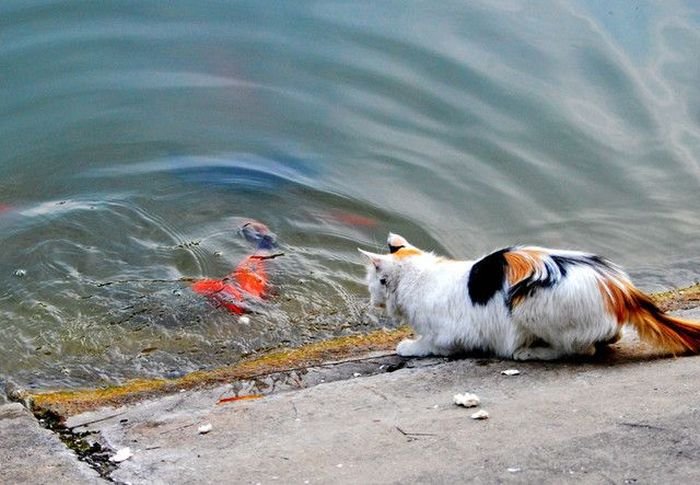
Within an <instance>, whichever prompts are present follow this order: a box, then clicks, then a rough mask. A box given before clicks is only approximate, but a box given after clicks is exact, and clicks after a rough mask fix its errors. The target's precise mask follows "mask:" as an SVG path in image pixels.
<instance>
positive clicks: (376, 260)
mask: <svg viewBox="0 0 700 485" xmlns="http://www.w3.org/2000/svg"><path fill="white" fill-rule="evenodd" d="M357 250H358V251H359V252H360V253H361V254H362V255H363V256H365V257H366V258H367V259H368V260H369V261H370V262H371V263H372V264H373V265H374V267H375V268H377V269H379V267H380V266H382V264H384V263H386V262H388V261H389V256H388V255H384V254H376V253H370V252H369V251H365V250H363V249H360V248H357Z"/></svg>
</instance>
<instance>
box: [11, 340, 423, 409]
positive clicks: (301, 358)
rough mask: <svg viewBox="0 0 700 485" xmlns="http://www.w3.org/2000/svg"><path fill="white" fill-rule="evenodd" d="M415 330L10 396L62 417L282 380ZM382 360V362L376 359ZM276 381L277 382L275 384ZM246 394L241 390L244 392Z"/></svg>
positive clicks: (386, 346)
mask: <svg viewBox="0 0 700 485" xmlns="http://www.w3.org/2000/svg"><path fill="white" fill-rule="evenodd" d="M409 335H411V331H410V329H409V328H408V327H400V328H397V329H391V330H376V331H373V332H370V333H367V334H361V335H349V336H343V337H336V338H332V339H329V340H323V341H320V342H315V343H311V344H308V345H305V346H302V347H298V348H281V349H275V350H272V351H269V352H266V353H263V354H261V355H258V356H254V357H249V358H246V359H244V360H242V361H240V362H238V363H236V364H234V365H231V366H225V367H220V368H216V369H211V370H204V371H195V372H191V373H189V374H187V375H184V376H182V377H179V378H175V379H133V380H130V381H127V382H125V383H124V384H119V385H114V386H107V387H101V388H95V389H77V390H54V391H40V392H30V391H27V390H24V389H21V388H15V387H12V386H7V394H8V397H9V398H10V399H11V400H13V401H18V402H21V403H23V404H24V405H25V406H26V407H28V408H29V409H31V410H32V411H33V412H34V414H36V415H38V416H39V415H43V414H45V413H51V414H52V415H59V416H61V417H63V418H66V417H69V416H73V415H75V414H78V413H82V412H85V411H90V410H94V409H97V408H101V407H118V406H123V405H125V404H129V403H132V402H136V401H141V400H144V399H148V398H152V397H157V396H160V395H164V394H170V393H175V392H180V391H184V390H191V389H200V388H207V387H214V386H217V385H222V384H231V383H234V382H239V381H241V382H242V381H259V382H262V381H268V382H269V381H275V380H284V378H285V377H286V374H289V373H291V372H294V371H304V370H306V369H310V368H313V367H320V366H324V365H341V364H343V363H352V362H357V361H361V360H365V359H371V358H373V357H374V359H376V358H378V357H382V355H377V354H378V353H380V352H384V355H386V354H387V352H388V351H393V349H394V347H395V346H396V344H397V343H398V342H399V341H400V340H401V339H403V338H405V337H407V336H409ZM377 365H378V366H379V365H381V364H377ZM271 387H274V386H271ZM240 397H243V396H240Z"/></svg>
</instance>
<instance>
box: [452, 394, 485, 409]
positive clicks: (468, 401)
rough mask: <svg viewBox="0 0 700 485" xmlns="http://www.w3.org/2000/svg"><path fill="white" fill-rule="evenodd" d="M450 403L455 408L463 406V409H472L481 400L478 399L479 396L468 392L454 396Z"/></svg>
mask: <svg viewBox="0 0 700 485" xmlns="http://www.w3.org/2000/svg"><path fill="white" fill-rule="evenodd" d="M452 401H453V402H454V403H455V404H456V405H457V406H464V407H465V408H473V407H476V406H478V405H479V404H481V399H479V396H477V395H476V394H470V393H468V392H465V393H464V394H455V395H454V396H453V397H452Z"/></svg>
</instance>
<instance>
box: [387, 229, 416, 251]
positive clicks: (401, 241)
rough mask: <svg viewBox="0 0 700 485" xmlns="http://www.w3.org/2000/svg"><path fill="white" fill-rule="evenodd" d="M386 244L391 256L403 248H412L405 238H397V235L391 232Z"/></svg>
mask: <svg viewBox="0 0 700 485" xmlns="http://www.w3.org/2000/svg"><path fill="white" fill-rule="evenodd" d="M386 243H387V244H388V245H389V252H390V253H391V254H394V253H395V252H396V251H398V250H399V249H403V248H412V247H413V246H411V244H410V243H409V242H408V241H407V240H406V238H405V237H403V236H399V235H398V234H394V233H393V232H390V233H389V237H388V238H387V239H386Z"/></svg>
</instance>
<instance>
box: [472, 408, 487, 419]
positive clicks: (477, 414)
mask: <svg viewBox="0 0 700 485" xmlns="http://www.w3.org/2000/svg"><path fill="white" fill-rule="evenodd" d="M469 417H470V418H472V419H489V413H487V412H486V411H484V410H483V409H479V410H478V411H477V412H475V413H474V414H472V415H471V416H469Z"/></svg>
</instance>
